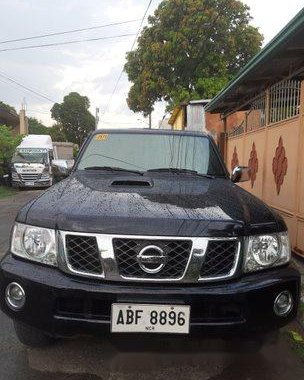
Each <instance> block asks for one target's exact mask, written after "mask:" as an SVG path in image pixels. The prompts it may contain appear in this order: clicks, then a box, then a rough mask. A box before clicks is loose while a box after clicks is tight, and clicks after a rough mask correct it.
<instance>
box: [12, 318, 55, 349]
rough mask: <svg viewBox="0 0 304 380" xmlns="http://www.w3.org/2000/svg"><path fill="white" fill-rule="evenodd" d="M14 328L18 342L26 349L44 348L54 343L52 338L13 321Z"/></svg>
mask: <svg viewBox="0 0 304 380" xmlns="http://www.w3.org/2000/svg"><path fill="white" fill-rule="evenodd" d="M14 328H15V332H16V335H17V337H18V339H19V341H20V342H21V343H22V344H24V345H25V346H28V347H46V346H49V345H51V344H52V343H54V341H55V338H54V337H52V336H50V335H47V334H45V333H43V332H42V331H39V330H37V329H35V328H33V327H30V326H27V325H25V324H23V323H21V322H16V321H14Z"/></svg>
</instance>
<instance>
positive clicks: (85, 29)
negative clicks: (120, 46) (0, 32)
mask: <svg viewBox="0 0 304 380" xmlns="http://www.w3.org/2000/svg"><path fill="white" fill-rule="evenodd" d="M139 20H140V19H134V20H127V21H121V22H114V23H112V24H104V25H97V26H91V27H88V28H81V29H71V30H65V31H62V32H53V33H47V34H39V35H35V36H29V37H23V38H16V39H13V40H5V41H0V44H7V43H10V42H19V41H27V40H34V39H37V38H45V37H53V36H60V35H63V34H70V33H77V32H84V31H88V30H95V29H101V28H107V27H109V26H117V25H124V24H130V23H132V22H136V21H139Z"/></svg>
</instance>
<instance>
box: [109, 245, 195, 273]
mask: <svg viewBox="0 0 304 380" xmlns="http://www.w3.org/2000/svg"><path fill="white" fill-rule="evenodd" d="M149 245H151V240H146V239H113V248H114V254H115V258H116V261H117V265H118V270H119V273H120V275H121V276H123V277H125V278H134V277H135V278H142V279H149V278H159V279H178V278H181V277H182V276H183V274H184V272H185V270H186V266H187V263H188V260H189V256H190V252H191V247H192V242H191V240H154V241H153V245H154V246H157V247H159V248H160V249H161V250H162V251H163V252H164V255H165V256H166V263H165V265H164V267H163V269H161V271H160V272H158V273H154V274H153V273H146V272H145V271H144V270H143V269H142V268H141V267H140V265H139V263H138V260H137V256H138V254H139V252H140V251H141V250H142V249H144V248H145V247H148V246H149Z"/></svg>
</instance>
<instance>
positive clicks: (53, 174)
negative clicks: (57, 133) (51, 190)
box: [11, 135, 73, 187]
mask: <svg viewBox="0 0 304 380" xmlns="http://www.w3.org/2000/svg"><path fill="white" fill-rule="evenodd" d="M60 152H61V153H63V154H64V158H66V157H65V156H66V155H67V154H68V153H69V152H71V157H70V158H69V161H67V167H69V166H72V165H73V161H72V159H73V144H71V143H55V144H53V142H52V138H51V136H48V135H28V136H25V137H24V138H23V140H22V142H21V144H20V145H19V146H18V147H17V148H16V151H15V154H14V156H13V158H12V164H11V181H12V185H13V186H14V187H49V186H52V184H53V182H54V180H55V179H57V177H60V171H58V170H56V169H57V167H58V164H59V166H62V162H61V161H59V162H58V161H56V160H58V159H59V158H61V156H60Z"/></svg>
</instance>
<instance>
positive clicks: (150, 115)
mask: <svg viewBox="0 0 304 380" xmlns="http://www.w3.org/2000/svg"><path fill="white" fill-rule="evenodd" d="M151 128H152V111H151V112H150V113H149V129H151Z"/></svg>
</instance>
